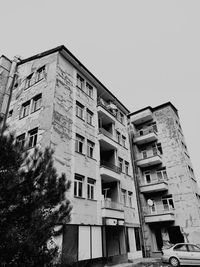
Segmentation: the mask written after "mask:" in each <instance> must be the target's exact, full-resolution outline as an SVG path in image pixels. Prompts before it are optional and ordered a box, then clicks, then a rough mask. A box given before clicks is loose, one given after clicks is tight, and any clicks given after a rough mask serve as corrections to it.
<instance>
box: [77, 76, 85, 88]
mask: <svg viewBox="0 0 200 267" xmlns="http://www.w3.org/2000/svg"><path fill="white" fill-rule="evenodd" d="M76 86H77V87H78V88H80V89H81V90H83V91H84V79H83V78H82V77H81V76H80V75H79V74H77V76H76Z"/></svg>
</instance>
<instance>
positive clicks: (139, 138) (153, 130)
mask: <svg viewBox="0 0 200 267" xmlns="http://www.w3.org/2000/svg"><path fill="white" fill-rule="evenodd" d="M157 139H158V136H157V127H156V124H154V125H151V126H148V127H146V128H142V129H140V130H138V131H137V132H136V134H135V137H134V140H133V142H134V143H135V144H137V145H142V144H145V143H150V142H153V141H157Z"/></svg>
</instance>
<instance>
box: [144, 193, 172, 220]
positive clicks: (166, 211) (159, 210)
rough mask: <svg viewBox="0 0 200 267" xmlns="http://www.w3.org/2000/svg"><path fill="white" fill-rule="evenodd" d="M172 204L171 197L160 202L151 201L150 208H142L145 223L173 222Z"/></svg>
mask: <svg viewBox="0 0 200 267" xmlns="http://www.w3.org/2000/svg"><path fill="white" fill-rule="evenodd" d="M174 210H175V208H174V203H173V199H172V197H166V198H164V197H163V198H162V200H161V201H158V200H155V201H154V200H152V205H151V206H148V205H147V206H146V207H144V213H145V222H146V223H153V222H163V221H174V220H175V217H174Z"/></svg>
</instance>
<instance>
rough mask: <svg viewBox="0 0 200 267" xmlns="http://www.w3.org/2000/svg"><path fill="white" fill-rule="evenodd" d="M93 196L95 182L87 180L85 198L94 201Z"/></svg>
mask: <svg viewBox="0 0 200 267" xmlns="http://www.w3.org/2000/svg"><path fill="white" fill-rule="evenodd" d="M94 194H95V180H94V179H91V178H88V179H87V198H88V199H94Z"/></svg>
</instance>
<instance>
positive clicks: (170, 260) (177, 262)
mask: <svg viewBox="0 0 200 267" xmlns="http://www.w3.org/2000/svg"><path fill="white" fill-rule="evenodd" d="M169 262H170V264H171V265H172V266H173V267H177V266H179V260H178V259H177V258H175V257H171V258H170V259H169Z"/></svg>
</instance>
